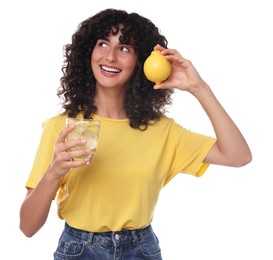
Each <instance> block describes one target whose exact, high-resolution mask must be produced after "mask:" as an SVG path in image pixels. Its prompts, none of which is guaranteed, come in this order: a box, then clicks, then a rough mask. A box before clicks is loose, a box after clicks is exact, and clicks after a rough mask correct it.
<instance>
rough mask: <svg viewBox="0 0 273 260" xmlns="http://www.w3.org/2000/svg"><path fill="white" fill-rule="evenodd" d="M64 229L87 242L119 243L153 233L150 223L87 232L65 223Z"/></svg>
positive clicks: (128, 241)
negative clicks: (132, 228)
mask: <svg viewBox="0 0 273 260" xmlns="http://www.w3.org/2000/svg"><path fill="white" fill-rule="evenodd" d="M65 231H66V232H68V233H70V234H72V235H74V236H76V237H79V238H81V239H83V240H85V241H86V242H89V243H99V244H102V243H103V244H114V245H116V246H117V245H121V244H125V243H131V242H136V241H138V240H141V239H144V238H145V237H148V236H149V235H151V234H152V233H153V229H152V227H151V225H149V226H147V227H146V228H143V229H134V230H127V229H126V230H121V231H110V232H99V233H96V232H88V231H84V230H80V229H76V228H73V227H71V226H69V225H68V224H67V223H65Z"/></svg>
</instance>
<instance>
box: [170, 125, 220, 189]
mask: <svg viewBox="0 0 273 260" xmlns="http://www.w3.org/2000/svg"><path fill="white" fill-rule="evenodd" d="M171 132H172V133H171V135H172V140H173V141H174V142H176V146H175V152H174V156H173V160H172V167H171V171H170V175H169V176H168V178H167V179H166V181H165V184H166V183H167V182H169V181H170V180H171V179H172V178H173V177H174V176H175V175H176V174H178V173H187V174H191V175H193V176H197V177H200V176H202V175H203V174H204V173H205V171H206V170H207V168H208V167H209V164H207V163H204V162H203V161H204V159H205V157H206V155H207V154H208V152H209V150H210V149H211V147H212V146H213V144H214V143H215V142H216V139H215V138H214V137H210V136H207V135H203V134H199V133H195V132H192V131H190V130H187V129H185V128H183V127H182V126H181V125H179V124H177V123H175V122H174V121H173V125H172V130H171Z"/></svg>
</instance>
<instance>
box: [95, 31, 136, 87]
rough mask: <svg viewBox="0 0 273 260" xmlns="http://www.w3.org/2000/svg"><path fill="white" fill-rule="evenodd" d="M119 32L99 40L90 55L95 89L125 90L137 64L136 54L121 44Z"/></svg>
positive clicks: (127, 46)
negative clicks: (95, 82) (95, 83)
mask: <svg viewBox="0 0 273 260" xmlns="http://www.w3.org/2000/svg"><path fill="white" fill-rule="evenodd" d="M120 36H121V32H120V30H119V32H118V33H117V34H115V35H114V34H112V33H110V34H109V35H108V37H107V38H106V39H99V40H98V41H97V43H96V45H95V47H94V49H93V52H92V55H91V66H92V70H93V73H94V76H95V78H96V81H97V87H104V88H116V89H121V88H122V89H125V87H126V86H127V84H128V82H129V81H130V79H131V77H132V75H133V73H134V69H135V66H136V62H137V53H136V51H135V49H134V48H133V47H132V46H131V45H126V44H121V43H120V41H119V38H120Z"/></svg>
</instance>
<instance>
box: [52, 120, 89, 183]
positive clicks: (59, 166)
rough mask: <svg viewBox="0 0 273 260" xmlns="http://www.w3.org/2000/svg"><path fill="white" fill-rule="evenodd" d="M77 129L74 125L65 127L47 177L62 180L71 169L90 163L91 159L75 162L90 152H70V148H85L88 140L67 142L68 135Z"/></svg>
mask: <svg viewBox="0 0 273 260" xmlns="http://www.w3.org/2000/svg"><path fill="white" fill-rule="evenodd" d="M74 128H75V125H74V124H71V125H68V126H67V127H65V128H64V129H63V130H62V131H61V133H60V135H59V137H58V139H57V141H56V142H55V146H54V151H53V156H52V160H51V163H50V166H49V168H48V171H47V175H48V176H47V177H50V178H53V179H55V178H56V179H61V178H62V177H63V176H64V175H65V174H66V173H67V172H68V171H69V170H70V169H71V168H77V167H81V166H83V165H85V164H87V163H89V158H84V159H82V160H77V161H74V158H77V157H82V156H86V155H89V154H90V150H88V149H87V150H84V149H83V150H77V151H70V148H72V147H76V146H84V145H85V144H86V140H81V139H78V140H72V141H66V138H67V135H68V134H69V133H70V132H71V131H73V129H74Z"/></svg>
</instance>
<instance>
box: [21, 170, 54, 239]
mask: <svg viewBox="0 0 273 260" xmlns="http://www.w3.org/2000/svg"><path fill="white" fill-rule="evenodd" d="M58 186H59V180H58V179H51V178H50V177H49V175H48V174H47V173H45V175H44V177H43V178H42V179H41V181H40V182H39V184H38V185H37V187H36V188H35V189H33V190H31V191H30V192H28V194H27V196H26V198H25V200H24V202H23V203H22V206H21V209H20V229H21V230H22V232H23V233H24V234H25V235H26V236H28V237H31V236H33V235H34V234H35V233H36V232H37V231H38V230H39V229H40V228H41V227H42V226H43V225H44V223H45V222H46V220H47V217H48V213H49V210H50V207H51V203H52V200H53V198H54V196H55V194H56V192H57V190H58Z"/></svg>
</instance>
